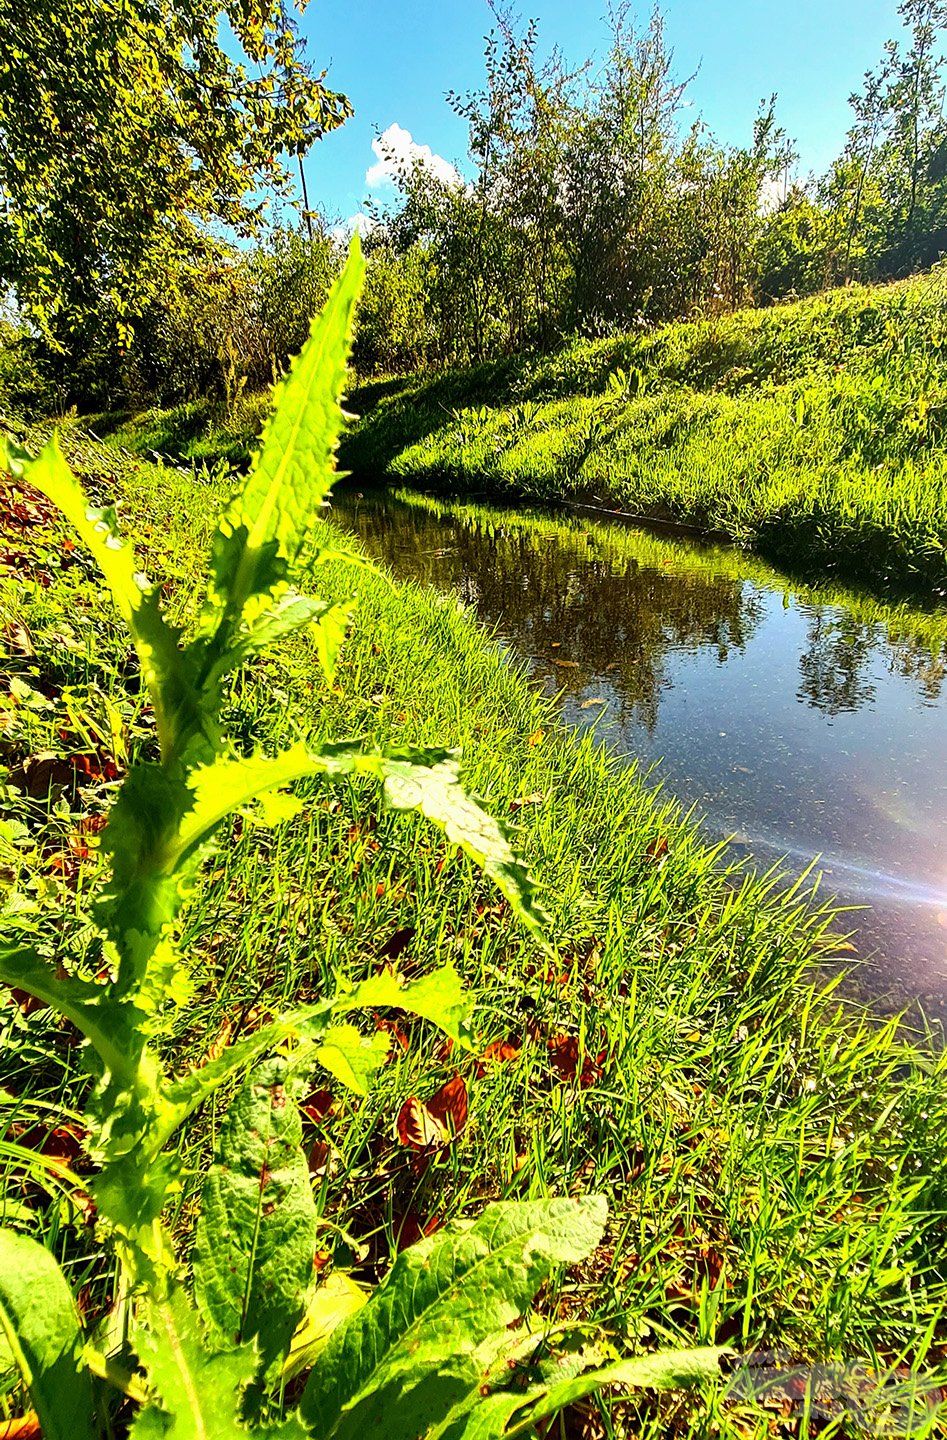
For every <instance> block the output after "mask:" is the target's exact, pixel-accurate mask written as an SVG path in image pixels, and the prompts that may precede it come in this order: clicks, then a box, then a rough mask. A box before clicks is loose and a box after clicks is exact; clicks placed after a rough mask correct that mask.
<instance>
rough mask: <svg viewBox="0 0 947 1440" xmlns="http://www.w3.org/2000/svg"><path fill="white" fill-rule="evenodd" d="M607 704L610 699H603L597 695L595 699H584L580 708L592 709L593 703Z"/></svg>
mask: <svg viewBox="0 0 947 1440" xmlns="http://www.w3.org/2000/svg"><path fill="white" fill-rule="evenodd" d="M607 704H608V701H607V700H602V699H601V698H599V697H596V698H595V699H594V700H583V701H582V704H581V705H580V706H579V709H580V710H591V708H592V706H593V705H607Z"/></svg>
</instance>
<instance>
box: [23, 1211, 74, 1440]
mask: <svg viewBox="0 0 947 1440" xmlns="http://www.w3.org/2000/svg"><path fill="white" fill-rule="evenodd" d="M0 1332H2V1334H3V1336H4V1337H5V1339H6V1342H7V1345H8V1346H9V1348H10V1351H11V1353H12V1355H13V1358H14V1360H15V1362H16V1365H17V1368H18V1369H19V1371H20V1375H21V1376H22V1378H23V1383H24V1384H25V1385H26V1386H27V1388H28V1390H29V1392H30V1398H31V1400H32V1402H33V1408H34V1409H35V1411H36V1413H37V1415H38V1416H39V1420H40V1424H41V1425H42V1428H43V1435H44V1437H45V1440H92V1423H93V1415H92V1378H91V1376H90V1374H89V1371H88V1369H87V1367H86V1365H85V1362H84V1361H83V1358H82V1335H81V1332H80V1329H79V1316H78V1314H77V1312H76V1307H75V1303H74V1301H73V1298H72V1295H71V1294H70V1291H69V1286H68V1285H67V1284H66V1279H65V1276H64V1275H63V1273H62V1271H61V1270H60V1268H59V1266H58V1265H57V1264H56V1261H55V1260H54V1259H53V1257H52V1255H50V1253H49V1251H48V1250H46V1249H44V1247H43V1246H42V1245H38V1244H37V1243H36V1241H35V1240H30V1239H28V1238H27V1237H26V1236H25V1235H17V1234H15V1233H14V1231H12V1230H0Z"/></svg>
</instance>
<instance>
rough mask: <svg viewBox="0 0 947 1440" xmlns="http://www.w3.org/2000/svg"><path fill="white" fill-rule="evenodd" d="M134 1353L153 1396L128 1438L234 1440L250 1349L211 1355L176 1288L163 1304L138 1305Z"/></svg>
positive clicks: (250, 1369)
mask: <svg viewBox="0 0 947 1440" xmlns="http://www.w3.org/2000/svg"><path fill="white" fill-rule="evenodd" d="M134 1338H135V1348H136V1350H137V1352H138V1358H139V1359H140V1361H141V1363H142V1365H143V1366H144V1368H145V1371H146V1373H147V1375H148V1380H149V1384H150V1386H151V1389H152V1392H153V1400H152V1403H151V1404H149V1405H148V1406H147V1407H146V1408H145V1409H143V1410H142V1411H141V1412H140V1413H139V1415H138V1416H137V1418H136V1419H135V1423H134V1424H133V1426H132V1428H131V1436H132V1440H159V1437H160V1440H234V1436H235V1435H238V1434H240V1433H241V1431H242V1427H241V1426H239V1425H238V1414H239V1409H240V1400H241V1396H242V1393H243V1391H244V1389H245V1388H246V1386H247V1385H248V1384H249V1383H250V1380H251V1379H252V1377H253V1373H254V1371H255V1369H256V1354H255V1351H254V1347H253V1346H252V1345H242V1346H240V1348H239V1349H236V1350H230V1351H227V1352H224V1353H218V1354H213V1353H211V1352H210V1351H208V1350H207V1348H206V1347H205V1344H204V1338H203V1336H202V1334H201V1329H200V1324H199V1322H198V1318H197V1314H196V1313H195V1311H194V1310H193V1309H192V1307H191V1305H190V1304H189V1303H188V1300H187V1298H186V1297H185V1294H184V1291H183V1290H182V1289H181V1288H180V1286H175V1287H173V1289H172V1290H171V1293H170V1295H169V1296H168V1298H167V1300H165V1301H163V1302H161V1301H157V1300H155V1299H153V1298H150V1297H148V1298H145V1299H143V1300H142V1301H141V1302H140V1311H139V1318H138V1324H137V1326H136V1329H135V1337H134Z"/></svg>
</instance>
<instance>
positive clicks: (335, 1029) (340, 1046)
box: [315, 1025, 391, 1095]
mask: <svg viewBox="0 0 947 1440" xmlns="http://www.w3.org/2000/svg"><path fill="white" fill-rule="evenodd" d="M390 1049H391V1040H390V1038H389V1037H388V1036H387V1035H386V1034H385V1033H384V1031H378V1032H376V1033H375V1034H374V1035H363V1034H362V1033H361V1031H360V1030H357V1029H356V1028H355V1026H354V1025H333V1026H332V1027H331V1028H330V1029H328V1030H327V1031H326V1033H325V1036H324V1038H323V1041H322V1044H321V1045H320V1046H319V1048H318V1050H317V1051H316V1053H315V1059H316V1060H317V1061H318V1062H319V1064H320V1065H321V1066H322V1068H323V1069H324V1070H328V1072H329V1074H330V1075H334V1076H335V1078H336V1080H339V1081H340V1082H341V1083H342V1084H343V1085H345V1086H347V1088H348V1089H349V1090H354V1091H355V1093H356V1095H367V1094H368V1087H369V1085H370V1084H371V1080H372V1076H373V1075H374V1074H375V1072H376V1070H378V1069H380V1067H381V1066H382V1065H384V1063H385V1061H386V1060H387V1059H388V1052H389V1050H390Z"/></svg>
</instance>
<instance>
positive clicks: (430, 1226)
mask: <svg viewBox="0 0 947 1440" xmlns="http://www.w3.org/2000/svg"><path fill="white" fill-rule="evenodd" d="M441 1223H442V1222H441V1217H440V1216H439V1215H432V1216H431V1218H430V1220H425V1221H422V1220H421V1217H420V1215H419V1214H418V1212H417V1211H416V1210H408V1211H406V1212H405V1214H404V1215H395V1216H393V1217H392V1221H391V1232H392V1235H393V1236H394V1241H395V1246H396V1248H397V1249H398V1250H407V1248H408V1246H409V1245H416V1244H417V1242H418V1241H419V1240H423V1239H424V1237H425V1235H433V1234H434V1231H435V1230H439V1229H440V1228H441Z"/></svg>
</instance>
